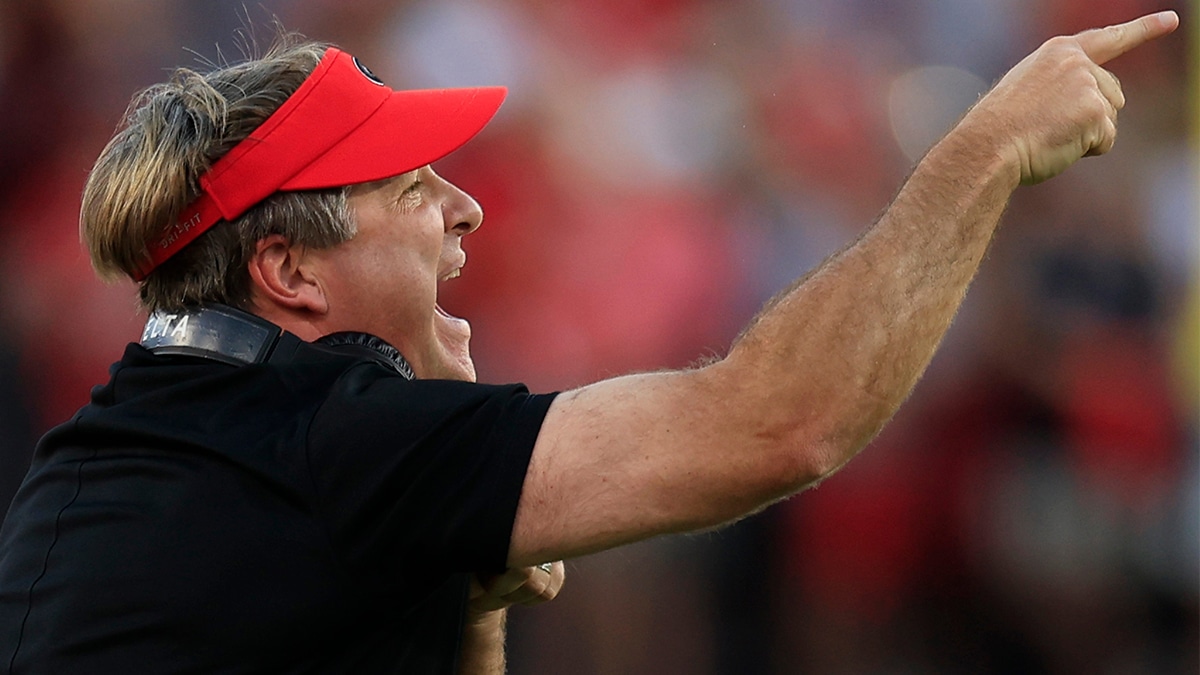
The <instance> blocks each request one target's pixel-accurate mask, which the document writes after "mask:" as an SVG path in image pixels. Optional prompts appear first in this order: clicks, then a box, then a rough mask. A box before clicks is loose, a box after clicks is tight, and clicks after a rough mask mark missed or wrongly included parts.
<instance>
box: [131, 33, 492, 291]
mask: <svg viewBox="0 0 1200 675" xmlns="http://www.w3.org/2000/svg"><path fill="white" fill-rule="evenodd" d="M506 93H507V90H506V89H505V88H504V87H474V88H462V89H428V90H413V91H394V90H392V89H389V88H388V87H387V86H385V85H384V84H383V82H381V81H380V80H379V78H377V77H375V75H374V74H373V73H372V72H371V71H370V70H368V69H367V68H366V67H365V66H363V65H362V64H361V63H359V62H358V59H356V58H354V57H353V56H350V55H349V54H347V53H345V52H343V51H341V50H339V49H336V48H333V47H330V48H328V49H327V50H326V51H325V55H324V56H323V57H322V58H321V61H320V63H318V64H317V67H316V68H315V69H313V72H312V73H311V74H310V75H309V76H308V78H306V79H305V80H304V82H303V83H302V84H301V85H300V88H299V89H297V90H296V92H295V93H293V94H292V95H291V96H289V97H288V99H287V100H286V101H284V103H283V105H281V106H280V107H279V109H278V110H276V111H275V112H274V113H273V114H272V115H271V116H270V117H268V118H267V119H266V120H265V121H264V122H263V123H262V124H261V125H259V126H258V128H257V129H255V130H254V132H253V133H251V134H250V135H249V136H248V137H246V138H245V139H244V140H242V141H241V142H240V143H238V144H237V145H236V146H234V147H233V149H232V150H230V151H229V152H228V153H227V154H226V155H225V156H224V157H221V159H219V160H217V162H216V163H214V164H213V165H212V167H211V168H210V169H209V170H208V171H207V172H206V173H205V174H204V175H203V176H201V177H200V190H201V192H200V196H199V197H197V198H196V200H195V201H193V202H192V203H191V204H190V205H188V207H187V208H185V209H184V210H183V213H182V214H180V216H179V218H178V219H177V220H176V221H175V223H174V224H172V225H171V226H170V227H169V228H167V230H166V231H165V232H163V234H162V235H161V236H159V237H158V239H156V240H154V241H152V242H150V244H149V247H148V248H149V254H150V255H149V259H148V260H147V261H146V263H145V264H144V265H143V266H142V267H141V268H139V269H138V271H137V274H135V275H133V278H134V280H135V281H141V280H143V279H145V278H146V276H147V275H149V274H150V272H152V271H153V270H154V269H155V268H156V267H158V266H159V265H161V264H162V263H163V262H164V261H166V260H167V259H168V258H170V257H171V256H173V255H175V254H176V253H178V252H179V251H180V250H182V249H183V247H185V246H187V245H188V244H189V243H191V242H192V241H193V240H194V239H195V238H196V237H198V236H200V235H201V234H203V233H204V232H205V231H206V230H208V229H209V228H211V227H212V226H213V225H216V224H217V223H219V222H221V221H222V220H233V219H235V218H237V217H238V216H241V215H242V214H243V213H245V212H246V211H248V210H249V209H250V208H251V207H252V206H254V205H255V204H257V203H259V202H260V201H262V200H263V199H266V198H267V197H269V196H270V195H272V194H274V193H275V192H278V191H281V190H313V189H318V188H330V187H340V186H343V185H354V184H356V183H367V182H370V181H376V180H381V179H384V178H390V177H392V176H398V175H400V174H402V173H406V172H408V171H412V170H413V169H417V168H420V167H422V166H425V165H426V164H429V163H431V162H434V161H436V160H438V159H441V158H442V157H445V156H446V155H448V154H450V153H451V152H454V151H455V150H457V149H458V148H459V147H461V146H462V145H463V144H464V143H466V142H467V141H468V140H470V139H471V137H472V136H474V135H475V134H477V133H479V131H480V130H481V129H483V127H484V125H486V124H487V123H488V121H489V120H491V118H492V116H493V115H495V114H496V111H497V110H498V109H499V108H500V104H501V102H503V101H504V97H505V94H506Z"/></svg>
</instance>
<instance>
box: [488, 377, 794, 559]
mask: <svg viewBox="0 0 1200 675" xmlns="http://www.w3.org/2000/svg"><path fill="white" fill-rule="evenodd" d="M757 407H759V404H757V403H755V402H754V401H753V400H752V397H748V396H740V395H739V393H738V391H737V387H736V384H735V383H734V382H733V381H731V379H730V378H729V377H727V373H724V372H723V364H714V365H713V366H709V367H707V368H703V369H698V370H689V371H680V372H664V373H652V374H642V375H630V376H626V377H620V378H616V379H612V380H606V381H603V382H599V383H596V384H593V385H589V386H587V387H584V388H581V389H577V390H574V391H570V392H566V393H563V394H560V395H559V396H558V398H557V399H555V401H554V403H553V404H552V405H551V406H550V409H549V411H548V412H547V415H546V418H545V420H544V422H543V423H542V428H541V431H540V432H539V433H538V437H537V442H536V443H535V445H534V449H533V455H532V457H531V459H530V464H529V468H528V470H527V472H526V477H525V486H524V488H523V491H522V494H521V499H520V503H519V506H518V509H517V516H516V521H515V523H514V526H513V534H512V541H511V544H510V548H509V558H508V561H509V565H511V566H517V565H527V564H533V563H535V562H541V561H544V560H552V559H558V558H563V557H571V556H575V555H581V554H585V553H590V552H593V551H597V550H602V549H606V548H611V547H613V546H617V545H620V544H623V543H628V542H631V541H635V540H638V539H644V538H646V537H650V536H653V535H656V534H661V533H666V532H678V531H685V530H693V529H700V528H704V527H711V526H714V525H717V524H720V523H722V522H725V521H728V520H730V519H733V518H736V517H738V516H741V515H744V514H746V513H749V512H751V511H753V510H755V509H757V508H760V507H761V506H763V505H764V504H766V503H769V502H771V501H773V500H775V499H778V498H779V497H781V496H784V495H786V494H789V493H791V492H793V491H794V490H795V489H797V488H798V487H799V485H802V484H804V483H806V482H808V481H809V480H810V479H811V478H812V477H815V476H810V475H809V473H810V472H809V471H808V467H809V466H811V465H810V463H809V462H808V461H807V458H806V456H805V453H804V452H803V449H801V451H800V452H796V450H797V449H796V448H795V447H794V446H795V443H794V442H793V441H794V439H793V438H791V437H789V436H788V435H787V434H786V433H784V432H780V433H775V432H774V431H773V430H772V429H771V428H770V426H769V425H763V424H761V423H760V422H761V420H762V419H763V418H764V416H763V415H762V414H761V411H760V410H756V408H757ZM792 417H795V416H792Z"/></svg>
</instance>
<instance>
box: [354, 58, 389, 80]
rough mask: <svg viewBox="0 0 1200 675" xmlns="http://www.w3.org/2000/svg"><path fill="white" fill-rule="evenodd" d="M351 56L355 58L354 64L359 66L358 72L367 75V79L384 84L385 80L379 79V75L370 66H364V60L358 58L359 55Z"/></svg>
mask: <svg viewBox="0 0 1200 675" xmlns="http://www.w3.org/2000/svg"><path fill="white" fill-rule="evenodd" d="M350 58H352V59H354V65H355V66H356V67H358V72H360V73H362V74H363V75H366V77H367V79H368V80H370V81H372V82H374V83H375V84H378V85H379V86H381V87H382V86H384V84H383V80H381V79H379V77H378V76H377V75H376V74H375V73H372V72H371V69H370V68H368V67H366V66H364V65H363V64H362V61H359V60H358V57H357V56H352V57H350Z"/></svg>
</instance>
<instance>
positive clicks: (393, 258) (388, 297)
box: [308, 166, 483, 382]
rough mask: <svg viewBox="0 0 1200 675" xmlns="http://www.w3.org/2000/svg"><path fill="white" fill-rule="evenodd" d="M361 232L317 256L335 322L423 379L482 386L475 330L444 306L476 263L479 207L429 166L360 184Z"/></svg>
mask: <svg viewBox="0 0 1200 675" xmlns="http://www.w3.org/2000/svg"><path fill="white" fill-rule="evenodd" d="M349 205H350V209H351V212H352V216H353V217H354V219H355V222H356V224H357V233H356V234H355V236H354V237H353V238H351V239H349V240H348V241H345V242H342V243H340V244H337V245H335V246H332V247H330V248H327V249H322V250H319V251H309V252H308V255H310V256H313V257H315V258H316V260H313V262H318V263H319V264H320V267H321V268H322V274H321V279H322V285H323V286H324V288H323V289H322V290H323V292H324V294H325V297H326V300H327V302H328V317H327V318H328V320H329V322H330V324H331V325H336V326H341V327H344V328H342V329H344V330H357V331H365V332H368V333H371V334H373V335H376V336H378V337H380V338H383V339H384V340H387V341H388V342H389V343H391V344H392V345H393V346H394V347H396V348H397V349H399V350H400V353H401V354H403V355H404V357H405V359H407V360H408V361H409V363H410V365H412V367H413V372H414V373H416V375H417V377H419V378H421V379H452V380H467V381H472V382H473V381H474V380H475V365H474V363H473V362H472V361H471V353H470V339H471V327H470V324H468V323H467V321H466V320H464V319H460V318H457V317H454V316H451V315H450V314H448V313H446V311H445V310H443V309H442V308H441V306H440V305H438V290H439V288H440V286H441V284H443V283H445V282H447V281H449V280H451V279H454V278H455V277H457V276H458V275H459V274H460V271H461V270H462V268H463V265H464V264H466V261H467V255H466V253H465V252H464V251H463V248H462V239H463V237H464V236H466V235H468V234H470V233H471V232H473V231H475V229H476V228H478V227H479V225H480V223H481V222H482V221H483V211H482V210H481V209H480V207H479V204H478V203H477V202H476V201H475V200H474V199H473V198H472V197H471V196H470V195H468V194H467V193H466V192H463V191H462V190H461V189H459V188H458V187H457V186H455V185H453V184H452V183H450V182H449V181H447V180H445V179H444V178H442V177H441V176H439V175H438V174H437V173H435V172H434V170H433V169H432V168H431V167H429V166H424V167H422V168H420V169H417V170H415V171H410V172H408V173H405V174H401V175H399V176H396V177H394V178H389V179H385V180H381V181H376V182H373V183H364V184H361V185H356V186H354V187H352V188H351V192H350V197H349Z"/></svg>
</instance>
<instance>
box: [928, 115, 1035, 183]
mask: <svg viewBox="0 0 1200 675" xmlns="http://www.w3.org/2000/svg"><path fill="white" fill-rule="evenodd" d="M1004 131H1005V129H1004V123H1003V121H1002V120H1000V119H996V118H995V116H994V115H991V114H989V111H987V110H986V109H981V108H976V109H974V110H972V111H970V112H969V113H967V116H966V117H964V118H963V119H962V121H961V122H959V124H958V125H957V126H955V127H954V129H952V130H951V131H950V133H948V134H946V136H945V137H943V138H942V140H941V141H939V142H938V143H937V144H936V145H934V146H933V148H931V149H930V150H929V154H928V155H926V159H927V160H928V161H930V162H935V163H938V164H939V166H940V165H941V164H942V163H943V158H944V161H945V162H949V163H951V164H953V168H952V169H951V170H950V171H949V172H948V173H949V174H950V175H953V174H954V173H962V172H966V173H968V174H970V175H973V176H977V177H981V178H983V179H984V181H983V182H984V183H995V182H999V183H1000V184H1003V185H1004V186H1005V187H1006V188H1008V189H1009V190H1015V189H1016V188H1017V186H1019V185H1020V184H1021V181H1022V176H1023V175H1024V173H1025V169H1024V162H1023V160H1022V156H1023V155H1022V153H1021V149H1020V147H1018V143H1017V142H1016V141H1015V140H1013V138H1012V137H1011V135H1010V134H1006V133H1004ZM939 170H942V171H944V170H946V169H945V167H941V168H940V169H939Z"/></svg>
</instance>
